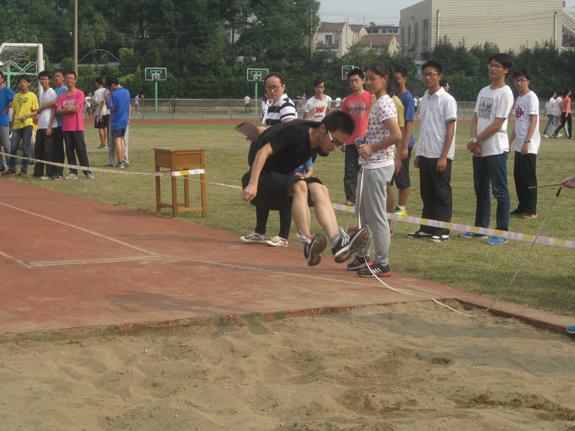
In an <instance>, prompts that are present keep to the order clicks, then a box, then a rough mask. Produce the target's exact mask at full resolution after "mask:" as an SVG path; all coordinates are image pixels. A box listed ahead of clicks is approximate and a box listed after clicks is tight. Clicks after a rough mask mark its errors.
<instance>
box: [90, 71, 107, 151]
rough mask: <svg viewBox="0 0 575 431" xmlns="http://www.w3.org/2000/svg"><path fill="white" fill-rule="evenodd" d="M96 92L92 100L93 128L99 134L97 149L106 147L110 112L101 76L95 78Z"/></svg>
mask: <svg viewBox="0 0 575 431" xmlns="http://www.w3.org/2000/svg"><path fill="white" fill-rule="evenodd" d="M96 88H97V90H96V92H95V93H94V101H95V103H96V115H95V116H94V128H96V129H98V135H99V136H100V146H99V147H98V150H101V149H103V148H106V138H107V136H108V126H109V123H110V114H109V113H108V107H107V106H106V103H105V102H106V93H107V91H106V89H105V88H104V80H103V79H102V78H101V77H98V78H96Z"/></svg>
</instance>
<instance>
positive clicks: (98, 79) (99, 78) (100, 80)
mask: <svg viewBox="0 0 575 431" xmlns="http://www.w3.org/2000/svg"><path fill="white" fill-rule="evenodd" d="M96 84H100V85H104V80H103V79H102V77H101V76H98V77H97V78H96Z"/></svg>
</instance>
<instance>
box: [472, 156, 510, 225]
mask: <svg viewBox="0 0 575 431" xmlns="http://www.w3.org/2000/svg"><path fill="white" fill-rule="evenodd" d="M473 186H474V188H475V196H476V197H477V209H476V210H475V226H477V227H485V228H488V227H489V220H490V218H491V192H490V188H491V189H492V190H493V196H494V197H495V199H497V226H496V228H495V229H499V230H509V212H510V211H511V198H510V197H509V187H508V186H507V153H503V154H497V155H494V156H486V157H477V156H473Z"/></svg>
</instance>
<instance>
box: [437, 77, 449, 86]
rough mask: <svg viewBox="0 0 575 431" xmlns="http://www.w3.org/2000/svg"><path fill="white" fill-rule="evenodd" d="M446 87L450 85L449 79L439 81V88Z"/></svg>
mask: <svg viewBox="0 0 575 431" xmlns="http://www.w3.org/2000/svg"><path fill="white" fill-rule="evenodd" d="M446 85H449V82H447V79H445V78H441V81H439V86H440V87H445V86H446Z"/></svg>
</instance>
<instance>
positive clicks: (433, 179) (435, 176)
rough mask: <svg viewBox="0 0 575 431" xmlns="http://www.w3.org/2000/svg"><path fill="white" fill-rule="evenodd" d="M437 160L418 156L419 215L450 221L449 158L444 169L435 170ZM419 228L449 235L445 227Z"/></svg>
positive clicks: (451, 200)
mask: <svg viewBox="0 0 575 431" xmlns="http://www.w3.org/2000/svg"><path fill="white" fill-rule="evenodd" d="M438 160H439V159H435V158H433V159H431V158H427V157H423V156H419V186H420V189H421V200H422V201H423V210H422V212H421V217H422V218H426V219H430V220H438V221H444V222H450V221H451V213H452V209H453V198H452V195H451V160H449V159H447V166H446V168H445V170H444V171H442V172H437V161H438ZM419 229H420V230H421V231H422V232H425V233H430V234H433V235H449V229H445V228H438V227H433V226H423V225H421V226H420V228H419Z"/></svg>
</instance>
